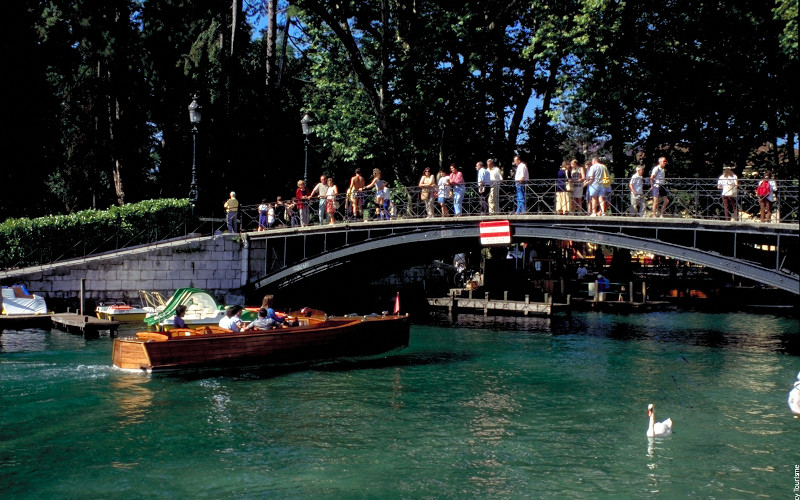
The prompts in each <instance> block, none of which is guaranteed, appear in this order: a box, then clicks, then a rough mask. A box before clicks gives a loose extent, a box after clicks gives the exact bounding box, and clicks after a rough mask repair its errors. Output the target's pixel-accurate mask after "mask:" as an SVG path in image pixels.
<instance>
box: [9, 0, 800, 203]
mask: <svg viewBox="0 0 800 500" xmlns="http://www.w3.org/2000/svg"><path fill="white" fill-rule="evenodd" d="M245 7H246V8H247V9H248V10H247V11H243V9H244V8H245ZM10 8H11V9H13V10H12V11H10V12H12V13H13V14H14V15H13V16H12V17H13V18H14V19H19V20H20V22H18V23H12V26H11V32H10V36H9V37H8V40H9V41H8V42H5V45H4V48H7V49H8V50H7V51H6V52H7V53H8V54H9V55H10V57H9V60H10V66H9V68H10V74H12V75H14V76H15V77H16V78H18V81H19V84H18V85H16V86H15V87H14V89H13V90H12V93H11V94H10V96H9V97H10V98H9V99H8V101H9V110H10V113H9V120H10V123H14V124H17V125H18V126H15V127H11V130H10V133H9V134H7V135H6V136H5V137H4V138H3V140H4V145H5V146H6V148H4V149H5V150H7V151H9V158H10V159H9V160H8V161H9V163H10V164H12V165H15V166H18V168H12V169H2V170H3V172H2V174H1V175H2V181H3V182H2V186H0V189H2V190H3V193H2V194H3V196H2V198H0V216H7V215H24V214H26V213H28V212H32V213H36V214H38V213H43V212H46V211H48V210H54V209H61V210H67V211H75V210H78V209H82V208H86V207H100V208H103V207H105V206H107V205H109V204H112V203H115V204H121V203H127V202H130V201H136V200H140V199H143V198H150V197H158V196H185V195H186V193H188V186H189V182H190V180H191V176H190V171H191V158H192V155H191V145H192V137H191V128H190V126H189V125H188V119H187V113H186V106H187V105H188V103H189V102H190V101H191V98H192V95H193V94H195V93H196V92H199V93H200V95H201V99H202V103H203V105H204V120H203V123H202V125H201V127H200V130H199V134H198V136H197V139H198V141H197V144H198V154H197V164H198V181H199V184H200V205H199V206H198V210H200V213H213V212H214V211H216V210H219V205H220V204H221V200H222V199H224V197H225V196H224V194H225V193H226V192H227V191H229V190H231V189H233V190H236V191H237V192H239V193H240V197H241V199H242V200H243V201H244V202H245V203H248V202H249V201H256V200H260V199H261V198H263V197H265V196H266V197H268V198H271V197H274V196H277V195H278V194H282V195H284V196H285V195H286V194H287V192H291V191H293V189H292V188H293V186H294V184H295V182H296V180H297V179H298V178H299V177H300V175H301V172H302V158H303V156H302V151H303V137H302V135H301V133H300V126H299V123H298V122H299V118H300V116H301V115H302V112H304V111H307V110H309V111H313V112H314V113H315V114H317V117H318V127H317V130H318V135H317V136H316V137H315V139H314V140H313V141H312V143H311V154H310V160H311V164H310V168H311V171H312V172H314V171H315V170H316V171H319V170H323V169H324V170H328V171H329V172H331V173H333V174H335V175H338V176H339V177H346V176H349V175H350V173H351V171H352V169H353V168H354V167H356V166H361V167H362V168H366V170H370V169H371V168H372V167H375V166H378V167H380V168H382V169H383V170H384V173H386V174H389V176H390V177H392V179H391V180H400V181H402V182H409V181H410V180H412V179H414V180H415V179H416V177H417V174H418V173H419V170H420V169H421V168H422V167H423V166H424V165H428V166H433V165H442V164H449V163H451V162H456V163H459V164H460V165H461V166H462V167H464V166H467V167H468V166H470V165H472V164H474V162H475V161H477V160H483V159H485V158H486V157H487V156H494V157H497V158H498V159H499V160H500V161H501V163H506V165H507V162H508V161H509V159H510V157H511V156H512V155H513V153H515V152H517V151H520V152H522V153H524V154H527V156H528V157H529V164H530V165H531V167H532V172H531V173H532V175H534V176H550V175H552V172H551V171H550V170H548V169H545V168H544V166H545V165H546V164H548V163H550V162H557V161H558V160H559V159H560V157H561V156H564V155H575V154H583V152H584V151H585V152H586V153H589V152H591V153H602V154H607V155H608V156H609V159H612V160H613V161H614V167H615V168H616V169H617V172H616V173H617V174H620V173H622V172H621V170H619V169H621V168H624V167H625V166H626V163H632V162H633V159H632V155H633V154H634V153H637V152H642V151H643V152H646V153H647V154H648V155H650V157H651V158H652V157H654V156H656V155H658V154H662V153H668V154H670V155H671V156H672V164H673V165H674V166H675V167H676V168H675V169H674V170H673V172H675V175H698V176H706V175H711V174H714V175H716V172H717V171H718V169H719V168H720V166H721V165H722V164H727V163H735V164H737V165H738V166H740V167H743V166H744V165H745V164H748V165H755V166H764V167H767V166H769V167H771V168H773V170H775V169H776V168H777V169H778V172H777V174H778V175H779V176H780V177H782V178H785V177H787V176H788V175H794V176H796V172H797V169H796V166H797V158H796V154H795V149H794V147H793V146H794V145H795V144H796V141H797V131H798V122H797V115H798V113H797V109H796V105H797V103H796V99H795V94H794V93H793V87H792V85H793V84H794V81H795V79H796V75H797V73H798V57H797V30H796V24H797V0H775V1H774V3H766V4H764V3H761V4H758V3H753V2H750V3H744V4H736V5H727V4H720V3H716V4H715V3H708V2H699V1H696V0H666V1H665V2H661V3H651V2H611V1H608V0H567V1H558V2H556V1H553V0H511V1H508V2H495V1H493V0H474V1H470V2H467V3H464V4H463V5H455V4H454V5H446V4H443V3H441V2H430V1H419V0H416V1H408V0H377V1H366V0H345V1H342V2H326V1H322V0H295V1H293V2H291V3H290V2H289V1H288V0H280V1H278V0H262V1H261V2H254V3H248V4H243V2H241V0H232V1H231V2H225V3H220V2H214V1H212V0H199V1H193V2H187V1H186V0H158V1H153V0H151V1H146V2H137V1H134V0H111V1H108V2H97V1H95V0H78V1H75V2H65V1H64V0H54V1H51V2H46V3H27V4H13V6H11V7H10ZM262 14H263V15H265V16H266V19H267V22H266V29H265V30H264V32H263V36H261V37H259V36H255V37H254V36H253V31H254V29H256V28H254V26H253V25H252V24H251V21H253V20H257V19H259V17H258V16H260V15H262ZM629 155H630V159H629ZM539 167H541V168H539ZM781 169H783V170H781ZM20 186H25V187H31V188H33V189H34V190H35V191H36V192H37V193H43V195H42V196H37V197H34V199H31V197H30V196H24V195H22V194H20V193H21V192H22V191H24V190H21V189H19V188H20Z"/></svg>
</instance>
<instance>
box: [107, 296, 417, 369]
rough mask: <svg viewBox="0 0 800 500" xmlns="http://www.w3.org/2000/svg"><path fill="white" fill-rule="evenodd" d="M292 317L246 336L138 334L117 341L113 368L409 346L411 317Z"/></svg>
mask: <svg viewBox="0 0 800 500" xmlns="http://www.w3.org/2000/svg"><path fill="white" fill-rule="evenodd" d="M289 316H290V317H291V318H292V321H293V322H294V324H295V325H296V326H291V327H284V328H275V329H271V330H260V331H247V332H243V333H233V332H231V331H230V330H226V329H224V328H220V327H218V326H205V327H199V328H193V329H192V328H186V329H183V328H181V329H176V328H174V329H172V330H170V331H168V332H139V333H137V334H136V336H135V337H132V338H117V339H114V348H113V355H112V360H113V364H114V366H116V367H118V368H122V369H127V370H137V371H139V370H142V371H148V372H149V371H160V370H175V369H181V368H190V367H213V366H225V365H227V366H231V365H234V366H250V365H280V364H290V363H302V362H309V361H323V360H332V359H338V358H363V357H373V356H379V355H382V354H386V353H389V352H392V351H396V350H400V349H403V348H405V347H408V338H409V328H410V320H409V317H408V314H404V315H399V314H398V315H381V316H379V315H370V316H337V317H328V316H326V315H324V313H322V314H320V313H319V311H316V310H313V309H304V310H301V311H300V312H299V313H289Z"/></svg>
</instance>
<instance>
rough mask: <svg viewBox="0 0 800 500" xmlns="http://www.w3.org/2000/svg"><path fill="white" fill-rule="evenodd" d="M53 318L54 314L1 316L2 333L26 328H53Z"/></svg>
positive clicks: (0, 330)
mask: <svg viewBox="0 0 800 500" xmlns="http://www.w3.org/2000/svg"><path fill="white" fill-rule="evenodd" d="M52 318H53V315H52V314H19V315H16V314H15V315H13V316H8V315H5V314H0V332H2V331H3V330H22V329H25V328H52V326H53V320H52Z"/></svg>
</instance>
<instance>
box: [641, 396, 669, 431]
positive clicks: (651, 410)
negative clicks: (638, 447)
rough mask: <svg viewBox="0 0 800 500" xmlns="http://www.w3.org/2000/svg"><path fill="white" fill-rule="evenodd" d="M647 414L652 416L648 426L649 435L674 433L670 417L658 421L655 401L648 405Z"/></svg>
mask: <svg viewBox="0 0 800 500" xmlns="http://www.w3.org/2000/svg"><path fill="white" fill-rule="evenodd" d="M647 416H648V417H650V425H648V426H647V437H664V436H669V435H670V434H672V419H671V418H668V419H666V420H664V421H663V422H656V410H655V407H654V406H653V403H650V404H649V405H647Z"/></svg>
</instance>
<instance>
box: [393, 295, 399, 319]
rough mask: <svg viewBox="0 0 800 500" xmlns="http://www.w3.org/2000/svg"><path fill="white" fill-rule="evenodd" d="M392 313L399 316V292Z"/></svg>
mask: <svg viewBox="0 0 800 500" xmlns="http://www.w3.org/2000/svg"><path fill="white" fill-rule="evenodd" d="M394 313H395V314H400V292H397V297H395V299H394Z"/></svg>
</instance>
